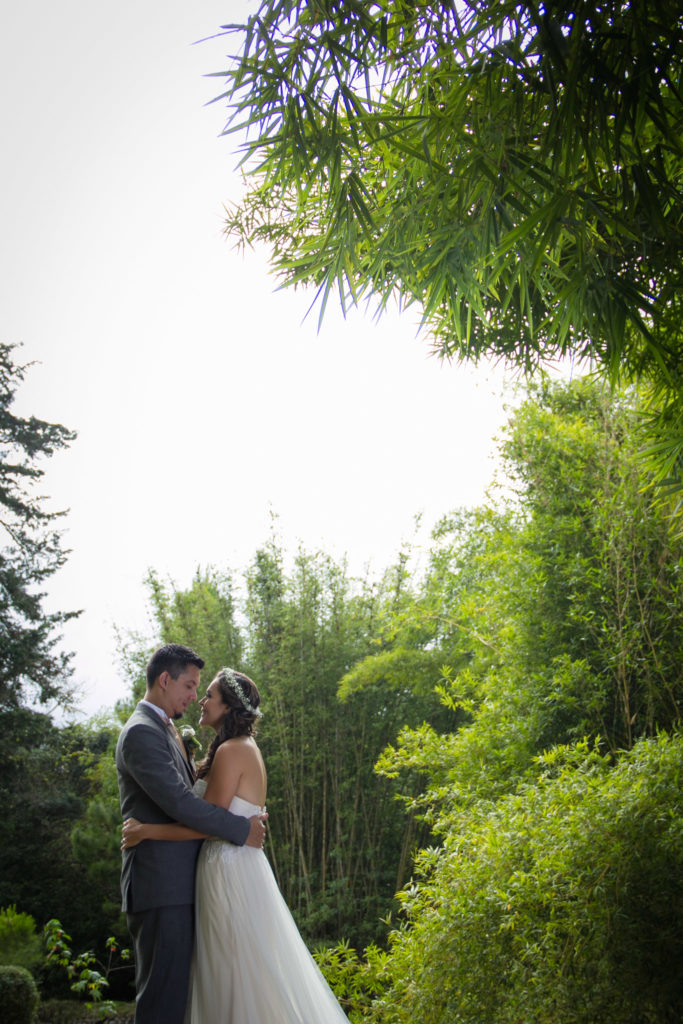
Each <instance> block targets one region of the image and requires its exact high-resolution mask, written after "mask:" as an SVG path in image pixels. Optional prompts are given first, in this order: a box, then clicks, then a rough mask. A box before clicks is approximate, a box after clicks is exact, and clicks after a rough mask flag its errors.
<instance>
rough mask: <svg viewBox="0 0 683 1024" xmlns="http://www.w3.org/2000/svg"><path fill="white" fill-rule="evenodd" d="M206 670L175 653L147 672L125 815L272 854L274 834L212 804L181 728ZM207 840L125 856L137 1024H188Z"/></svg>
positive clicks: (121, 769)
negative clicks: (202, 793) (268, 837)
mask: <svg viewBox="0 0 683 1024" xmlns="http://www.w3.org/2000/svg"><path fill="white" fill-rule="evenodd" d="M203 667H204V662H203V660H202V659H201V658H200V657H199V655H198V654H195V652H194V651H193V650H191V649H190V648H189V647H183V646H182V645H181V644H166V645H165V646H163V647H160V648H159V649H158V650H157V651H156V652H155V653H154V654H153V655H152V658H151V660H150V662H149V664H148V666H147V692H146V693H145V697H144V700H141V701H140V703H139V704H138V706H137V707H136V709H135V711H134V712H133V714H132V715H131V716H130V718H129V719H128V721H127V722H126V724H125V725H124V727H123V729H122V730H121V735H120V736H119V740H118V743H117V745H116V769H117V773H118V780H119V793H120V796H121V813H122V814H123V817H124V819H125V818H137V819H138V820H139V821H144V822H153V823H169V822H175V821H179V822H181V824H183V825H187V826H189V827H190V828H193V829H196V830H197V831H198V832H205V833H206V834H207V835H212V836H218V837H219V838H220V839H227V840H228V841H229V842H231V843H235V844H236V845H238V846H242V845H244V844H246V845H247V846H256V847H259V848H261V847H262V846H263V841H264V836H265V824H264V822H263V821H262V819H261V818H260V817H259V816H258V815H257V816H255V817H253V818H249V819H247V818H241V817H238V816H237V815H235V814H231V813H230V811H226V810H224V809H223V808H222V807H216V806H215V805H213V804H209V803H205V801H204V800H202V799H200V798H199V797H198V796H196V794H195V793H193V792H192V788H191V787H192V783H193V773H192V769H191V768H190V766H189V764H188V762H187V760H186V758H185V756H184V754H183V747H182V741H181V740H180V737H179V735H178V731H177V729H176V727H175V725H174V724H173V723H174V719H177V718H181V717H182V715H184V713H185V711H186V710H187V708H188V705H189V704H191V703H192V701H195V700H196V699H197V687H198V686H199V673H200V670H201V669H202V668H203ZM200 846H201V840H187V841H185V842H177V843H171V842H163V841H158V842H152V841H149V842H142V843H140V844H139V845H138V846H135V847H133V848H131V849H126V850H124V851H123V867H122V871H121V893H122V897H123V907H122V909H123V910H124V911H126V912H127V915H128V927H129V929H130V932H131V935H132V937H133V942H134V944H135V987H136V993H137V996H136V1008H135V1024H183V1020H184V1017H185V1004H186V1002H187V996H188V986H189V974H190V961H191V958H192V945H193V940H194V874H195V866H196V862H197V856H198V854H199V849H200Z"/></svg>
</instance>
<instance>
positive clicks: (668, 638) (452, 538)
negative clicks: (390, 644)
mask: <svg viewBox="0 0 683 1024" xmlns="http://www.w3.org/2000/svg"><path fill="white" fill-rule="evenodd" d="M636 410H637V395H636V394H634V393H633V391H627V392H625V393H623V394H610V393H609V391H608V389H607V388H605V387H600V386H598V385H596V384H595V383H594V382H593V383H590V382H587V381H574V382H572V383H571V384H558V385H555V386H552V387H550V386H539V387H535V388H532V389H531V395H530V397H529V400H528V401H526V402H525V403H524V404H523V405H521V407H520V408H518V409H517V410H516V412H515V414H514V415H513V417H512V419H511V422H510V424H509V425H508V428H507V430H506V435H505V439H504V442H503V445H502V451H503V456H504V460H503V466H504V468H505V470H506V480H505V483H506V487H505V488H504V489H501V490H502V497H501V498H500V499H499V500H498V502H497V505H496V507H494V508H487V507H484V508H481V509H476V510H472V511H470V512H468V513H456V514H453V515H452V516H449V517H447V518H446V519H444V520H443V521H442V523H441V524H439V526H438V528H437V530H436V531H435V536H434V541H433V547H432V551H431V557H430V561H429V564H428V568H427V572H426V577H425V579H424V581H423V582H422V583H421V584H418V583H416V581H413V588H412V589H413V591H414V594H415V596H414V598H413V600H412V602H409V601H408V602H404V603H403V605H402V606H401V607H399V608H398V609H397V615H396V620H395V621H396V623H397V625H396V629H395V632H396V635H399V634H402V636H403V637H406V638H407V637H408V635H412V637H413V638H414V639H413V644H415V641H417V644H416V645H415V647H414V648H413V650H415V649H417V650H418V651H419V649H420V647H422V648H423V650H424V649H426V650H428V651H432V652H433V653H434V654H435V657H436V658H437V659H438V658H439V655H441V656H442V657H443V662H444V663H443V674H444V676H446V677H448V676H450V677H451V680H450V683H447V684H444V685H442V686H441V692H442V696H443V700H444V704H445V705H446V706H447V707H449V708H451V709H452V711H453V712H457V714H458V715H459V716H460V719H459V720H458V719H456V718H455V716H453V724H454V725H455V726H456V727H457V728H456V729H453V728H451V729H450V730H449V731H448V732H446V733H440V732H439V731H438V730H437V729H436V728H433V727H429V726H427V725H423V726H421V727H420V728H408V729H404V730H402V732H401V734H400V736H399V738H398V742H397V743H396V744H395V745H392V746H390V747H388V748H387V749H386V750H385V751H384V752H383V754H382V756H381V757H380V759H379V761H378V765H377V767H378V770H379V771H380V772H381V773H382V774H384V775H386V776H388V777H390V778H393V779H396V778H397V777H398V778H399V779H400V777H401V775H402V774H403V773H404V772H407V773H408V780H407V782H406V791H407V793H408V794H409V795H410V797H411V802H412V805H413V806H414V807H416V808H417V809H418V811H419V812H421V813H422V814H423V815H424V816H425V818H426V819H427V820H428V821H429V822H430V823H431V824H432V826H433V829H434V832H435V835H436V837H437V839H438V840H439V844H438V845H437V846H434V847H430V848H428V849H425V850H422V851H420V853H419V854H418V856H417V858H416V860H415V871H414V877H413V879H412V880H411V884H410V885H409V886H407V887H406V888H405V889H404V891H403V892H402V893H400V894H399V900H400V901H401V904H402V907H403V910H404V917H403V919H402V920H401V921H400V927H397V928H396V929H395V930H394V931H393V932H392V933H391V934H390V936H389V948H388V951H387V952H381V951H378V950H376V949H374V948H370V949H369V950H367V951H366V957H365V960H364V961H362V962H360V961H359V960H358V958H357V957H355V956H354V955H353V954H349V951H348V949H346V948H345V947H343V946H342V947H338V948H337V949H336V950H334V951H332V952H331V953H329V954H327V955H326V956H325V958H324V959H323V961H322V966H323V967H324V968H325V969H326V971H328V972H329V978H330V980H331V982H332V983H333V985H334V987H335V990H336V991H337V993H338V995H340V996H341V997H343V998H345V999H347V1000H348V1003H349V1005H350V1006H351V1007H352V1013H351V1020H352V1021H355V1022H358V1021H361V1020H367V1021H378V1022H379V1021H381V1022H382V1024H399V1022H401V1024H404V1022H408V1021H412V1020H420V1021H422V1022H424V1024H443V1022H445V1021H452V1020H457V1021H461V1022H463V1024H466V1022H470V1021H471V1022H475V1021H481V1020H486V1021H487V1022H491V1024H513V1022H518V1021H521V1020H524V1021H529V1022H534V1024H548V1022H549V1021H563V1022H567V1024H591V1022H593V1021H596V1020H600V1021H601V1022H602V1021H604V1022H605V1024H607V1022H614V1024H620V1022H622V1021H624V1020H627V1019H633V1020H638V1021H653V1022H654V1021H658V1022H659V1021H666V1022H669V1021H670V1022H672V1024H673V1022H674V1021H677V1020H679V1019H680V1017H681V1009H682V1007H683V986H682V984H681V972H680V970H679V966H678V965H679V961H680V956H681V950H682V949H683V929H682V928H681V907H682V901H683V888H682V886H681V881H680V879H681V859H680V858H681V850H682V849H683V847H681V845H680V837H681V829H682V828H683V819H682V817H681V813H680V770H681V764H682V760H681V759H682V757H683V742H682V739H681V736H680V720H681V708H682V706H683V677H681V672H680V665H681V661H682V659H683V646H682V645H683V635H682V634H681V629H680V623H681V613H682V611H683V603H682V597H683V595H682V594H681V588H680V583H679V581H680V575H681V568H682V567H683V547H682V545H681V541H680V538H678V539H677V538H676V537H675V536H674V530H673V529H672V524H671V522H670V520H669V519H667V517H666V515H665V514H664V512H663V510H662V508H661V507H659V506H658V505H654V506H653V503H652V501H651V500H648V490H647V479H646V475H645V470H644V467H643V465H642V462H641V461H639V459H638V457H637V440H636V436H635V434H634V422H635V419H636ZM429 629H431V630H432V634H431V640H430V641H428V643H427V644H426V645H425V637H426V636H427V635H428V632H427V631H428V630H429ZM386 632H389V630H388V629H387V630H386ZM405 643H406V645H407V640H406V641H405ZM375 660H376V662H377V663H378V666H379V671H382V670H383V669H384V662H385V658H384V654H383V652H380V653H379V655H377V656H376V659H375ZM372 661H373V659H372V657H369V658H366V659H365V661H364V662H361V663H360V665H359V666H357V667H355V668H353V669H352V670H351V671H350V673H348V675H347V677H346V680H343V681H342V685H344V683H345V682H346V683H348V684H354V686H356V687H358V686H361V687H362V686H363V685H364V684H365V681H366V680H370V679H372V678H373V670H372ZM408 680H409V676H408V675H407V674H406V677H405V685H409V682H408ZM463 713H464V714H465V715H466V716H467V720H466V721H464V722H463V721H462V716H463ZM416 772H418V773H420V774H421V775H422V777H423V778H424V780H425V782H424V786H423V792H422V793H420V794H419V795H418V796H417V797H415V796H414V795H413V793H412V781H413V778H414V775H415V773H416ZM660 940H661V941H660ZM625 964H627V965H628V970H627V971H626V974H627V975H628V977H625V972H624V965H625Z"/></svg>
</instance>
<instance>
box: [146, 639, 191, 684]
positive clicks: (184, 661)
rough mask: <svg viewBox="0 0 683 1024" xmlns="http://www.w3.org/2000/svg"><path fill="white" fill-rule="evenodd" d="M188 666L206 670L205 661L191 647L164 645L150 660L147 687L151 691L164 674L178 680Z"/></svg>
mask: <svg viewBox="0 0 683 1024" xmlns="http://www.w3.org/2000/svg"><path fill="white" fill-rule="evenodd" d="M188 665H196V666H197V668H204V659H203V658H200V657H199V655H198V654H197V652H196V651H193V650H192V648H191V647H184V646H183V644H164V646H163V647H159V648H158V650H156V651H155V652H154V654H153V655H152V657H151V658H150V659H149V662H148V664H147V686H148V687H149V688H150V689H151V687H152V686H154V680H155V679H158V678H159V676H160V675H161V673H162V672H168V673H169V674H170V675H171V677H172V678H173V679H177V678H178V676H179V675H180V673H181V672H182V671H183V669H185V668H187V666H188Z"/></svg>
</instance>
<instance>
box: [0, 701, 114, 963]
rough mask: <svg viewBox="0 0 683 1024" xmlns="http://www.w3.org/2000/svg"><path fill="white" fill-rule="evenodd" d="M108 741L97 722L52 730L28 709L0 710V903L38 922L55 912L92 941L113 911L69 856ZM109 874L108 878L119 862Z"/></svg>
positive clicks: (107, 926) (105, 929)
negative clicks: (0, 764) (0, 813)
mask: <svg viewBox="0 0 683 1024" xmlns="http://www.w3.org/2000/svg"><path fill="white" fill-rule="evenodd" d="M111 738H112V732H111V730H109V729H107V728H104V727H94V728H92V729H91V728H89V727H88V726H83V725H72V726H65V727H63V728H57V727H56V726H55V725H54V724H53V723H52V722H51V720H50V719H49V717H48V716H47V715H44V714H41V713H39V712H36V711H31V710H29V709H27V708H12V709H5V710H3V711H0V746H1V747H2V750H3V751H4V757H3V771H2V773H0V800H1V801H2V807H3V842H2V845H1V846H0V906H5V907H7V906H16V907H17V909H18V911H20V912H21V913H26V914H30V915H31V917H33V918H34V919H35V921H36V922H37V923H38V924H39V926H41V927H42V925H43V924H44V923H45V922H46V921H47V920H48V919H49V918H50V917H52V916H53V915H55V914H59V916H60V919H61V920H64V921H67V922H69V927H70V928H71V929H72V930H73V934H74V935H75V936H76V938H77V940H78V941H79V942H82V943H84V944H86V943H87V944H92V945H97V944H98V943H99V941H100V940H101V941H102V942H103V941H104V939H105V938H106V936H107V935H109V934H111V931H112V924H111V922H112V919H113V920H114V921H116V922H118V918H119V910H118V906H117V907H116V908H115V911H114V912H113V913H112V912H111V911H110V909H109V908H107V907H103V903H104V896H103V893H102V890H101V888H98V887H96V886H95V885H93V881H92V879H91V878H88V877H87V874H86V871H85V869H84V866H83V864H82V863H81V862H79V860H78V859H77V858H76V856H75V855H74V851H73V848H72V843H71V832H72V829H73V827H74V825H76V824H77V823H78V822H79V820H80V819H81V817H82V815H83V814H84V813H85V810H86V806H87V801H88V799H89V797H90V793H91V786H92V783H91V779H90V773H91V772H92V770H93V765H94V764H96V763H97V762H98V760H99V759H101V758H103V757H105V755H106V753H107V751H108V749H109V745H110V742H111ZM111 838H112V839H113V840H114V841H115V840H116V833H114V835H113V836H112V837H111ZM115 872H116V873H115V875H114V878H113V879H112V882H113V883H115V881H116V877H117V875H118V864H117V865H116V867H115ZM74 879H77V880H78V884H77V885H75V884H74Z"/></svg>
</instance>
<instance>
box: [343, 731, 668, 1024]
mask: <svg viewBox="0 0 683 1024" xmlns="http://www.w3.org/2000/svg"><path fill="white" fill-rule="evenodd" d="M540 767H541V775H540V777H539V779H538V780H537V781H535V782H534V783H530V784H525V785H522V786H521V787H520V788H519V789H518V791H517V792H515V793H514V794H511V795H509V796H507V797H504V798H503V799H501V800H498V801H496V802H495V803H491V802H485V801H482V802H480V803H478V804H476V805H474V806H472V807H470V808H468V809H465V810H463V811H461V812H457V811H455V812H453V813H452V814H451V815H449V821H448V826H449V828H448V836H447V838H446V841H445V843H444V846H443V848H442V849H441V850H426V851H424V852H423V853H422V854H421V856H420V858H419V860H418V865H417V870H418V879H419V880H418V881H417V883H416V884H414V885H413V886H412V887H410V888H408V889H406V890H405V891H404V892H403V893H402V894H401V899H402V903H403V907H404V911H405V914H406V918H407V922H408V924H407V926H406V927H404V928H402V929H400V930H397V931H395V932H394V933H392V936H391V954H390V958H389V960H388V974H389V975H390V977H391V986H389V985H386V984H385V989H384V991H383V993H382V995H381V998H379V999H378V1000H376V1002H375V1004H374V1006H373V1007H372V1009H371V1010H369V1011H368V1012H367V1013H366V1012H363V1013H361V1015H360V1016H357V1017H355V1018H354V1017H352V1020H353V1019H358V1020H360V1019H368V1020H377V1021H382V1022H398V1021H412V1020H419V1021H421V1022H423V1024H436V1022H446V1021H454V1020H457V1021H459V1022H461V1024H467V1022H470V1021H471V1022H472V1024H479V1022H480V1021H481V1020H486V1021H487V1022H489V1024H503V1022H509V1024H518V1022H519V1021H520V1020H524V1021H528V1022H530V1024H531V1022H539V1024H541V1022H547V1021H562V1022H563V1024H592V1022H594V1021H596V1020H599V1021H601V1024H623V1021H636V1020H637V1021H644V1022H651V1024H655V1022H657V1024H665V1022H671V1024H673V1022H674V1021H677V1020H680V1018H681V1012H682V1011H683V985H682V984H681V974H680V970H679V965H680V962H681V956H682V955H683V932H682V930H681V923H680V922H681V910H683V886H682V884H681V879H683V844H681V838H682V828H683V825H682V822H681V816H680V785H681V771H682V769H683V742H682V741H681V739H680V738H672V739H670V738H668V737H666V736H661V737H659V738H658V739H653V740H643V741H640V742H639V743H638V744H637V745H636V746H635V747H634V749H633V751H632V752H630V753H629V754H627V755H625V756H624V757H623V758H622V760H621V761H620V762H619V764H618V765H617V766H616V767H615V768H612V767H611V764H610V762H609V761H608V760H607V759H606V758H603V757H600V756H599V755H597V754H595V753H591V752H590V751H589V750H588V748H587V747H586V746H585V745H583V746H579V747H575V748H567V749H565V750H564V751H563V750H561V749H558V750H556V751H555V752H553V754H552V755H550V756H549V757H547V758H545V759H544V760H543V762H542V764H541V766H540ZM625 965H628V969H625ZM360 1007H361V1008H362V1007H363V1003H361V1004H360Z"/></svg>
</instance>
